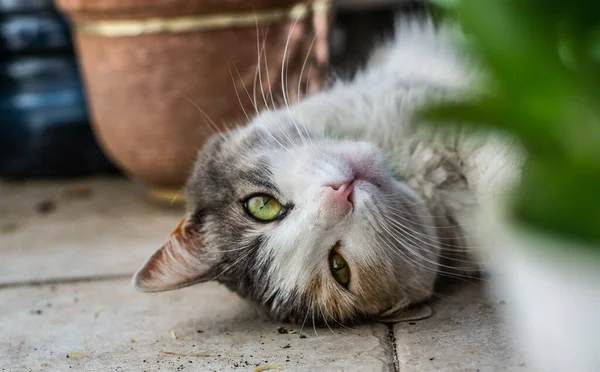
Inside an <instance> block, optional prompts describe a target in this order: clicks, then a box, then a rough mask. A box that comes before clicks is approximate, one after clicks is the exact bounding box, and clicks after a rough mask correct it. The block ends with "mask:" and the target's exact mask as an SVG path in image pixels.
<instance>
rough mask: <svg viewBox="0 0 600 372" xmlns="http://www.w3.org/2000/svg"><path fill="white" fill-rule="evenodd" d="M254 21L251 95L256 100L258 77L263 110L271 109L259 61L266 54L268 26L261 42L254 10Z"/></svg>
mask: <svg viewBox="0 0 600 372" xmlns="http://www.w3.org/2000/svg"><path fill="white" fill-rule="evenodd" d="M254 21H255V24H256V54H257V66H256V73H255V74H254V85H253V87H252V91H253V95H254V102H256V101H257V100H256V80H257V79H258V83H259V86H260V93H261V95H262V99H263V102H264V104H265V110H267V111H271V110H270V108H269V104H268V103H267V98H266V96H265V90H264V87H263V77H262V61H261V60H262V56H263V54H264V55H265V56H266V53H265V48H266V41H267V36H268V35H269V28H268V27H269V26H268V25H267V29H266V31H265V32H264V35H263V41H262V43H261V42H260V30H259V26H258V18H257V16H256V12H254ZM261 44H262V45H261ZM265 59H266V57H265ZM269 84H270V83H269Z"/></svg>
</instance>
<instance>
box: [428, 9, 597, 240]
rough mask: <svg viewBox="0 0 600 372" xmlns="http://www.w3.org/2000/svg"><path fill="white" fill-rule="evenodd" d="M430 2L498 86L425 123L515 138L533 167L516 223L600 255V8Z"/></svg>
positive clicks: (434, 112) (442, 108)
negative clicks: (499, 132)
mask: <svg viewBox="0 0 600 372" xmlns="http://www.w3.org/2000/svg"><path fill="white" fill-rule="evenodd" d="M432 2H433V3H436V4H437V5H441V6H443V7H445V8H446V9H447V10H449V14H450V15H451V16H452V18H453V19H454V20H455V21H457V22H458V25H459V26H460V28H461V30H462V32H463V33H464V35H465V37H466V38H467V40H468V43H467V45H468V50H469V52H471V53H474V55H475V56H476V58H478V59H479V60H480V61H481V63H482V66H483V67H484V68H486V69H487V72H488V73H489V75H490V78H491V81H490V82H486V84H488V85H486V86H485V87H483V88H484V91H485V93H484V94H483V95H480V96H478V97H477V98H476V99H473V100H471V101H469V102H464V103H444V104H441V105H440V104H436V105H435V106H431V107H428V108H427V109H426V110H425V112H424V115H425V116H426V117H427V118H428V119H429V120H434V121H435V122H440V123H441V122H446V123H447V122H448V121H452V122H462V123H471V124H476V125H480V126H489V127H491V128H496V129H500V130H503V131H506V132H509V133H511V134H513V135H515V136H517V137H518V138H519V139H520V140H521V142H522V144H523V145H524V147H525V149H526V150H527V152H528V159H527V162H526V165H525V168H524V171H523V177H522V180H521V184H520V187H519V188H518V189H517V190H516V195H515V198H514V202H515V203H514V205H512V212H513V213H514V217H516V218H517V219H518V220H519V221H520V222H521V223H524V224H526V225H527V226H529V227H530V228H534V229H537V230H540V229H541V230H543V231H544V232H545V233H549V234H553V235H557V236H561V237H564V238H568V239H571V240H576V241H579V242H584V243H590V244H592V245H594V244H596V245H597V246H598V247H600V244H598V243H600V1H598V0H593V1H592V0H562V1H555V0H435V1H433V0H432Z"/></svg>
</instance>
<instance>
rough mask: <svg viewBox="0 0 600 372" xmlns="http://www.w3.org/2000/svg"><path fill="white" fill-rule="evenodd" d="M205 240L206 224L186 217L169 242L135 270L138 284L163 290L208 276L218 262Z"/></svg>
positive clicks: (178, 286) (146, 289) (153, 289)
mask: <svg viewBox="0 0 600 372" xmlns="http://www.w3.org/2000/svg"><path fill="white" fill-rule="evenodd" d="M203 240H204V239H203V234H202V226H201V225H200V224H198V223H195V222H193V221H191V220H190V217H189V216H187V217H184V218H183V219H182V220H181V221H180V222H179V224H178V225H177V227H175V229H174V230H173V232H172V233H171V235H170V236H169V239H168V240H167V241H166V242H165V244H163V246H162V247H161V248H160V249H159V250H157V251H156V252H155V253H154V254H153V255H152V256H151V257H150V258H149V259H148V260H147V261H146V262H145V263H144V264H143V265H142V267H141V268H140V269H139V270H138V271H137V273H135V275H134V277H133V285H134V286H135V288H136V289H137V290H139V291H142V292H160V291H169V290H172V289H177V288H182V287H187V286H190V285H192V284H195V283H199V282H202V281H205V280H207V276H208V275H209V274H210V272H211V269H212V267H213V265H214V263H212V262H211V260H209V259H208V257H207V255H206V254H205V251H204V247H203Z"/></svg>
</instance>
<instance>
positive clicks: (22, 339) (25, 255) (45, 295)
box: [0, 179, 526, 372]
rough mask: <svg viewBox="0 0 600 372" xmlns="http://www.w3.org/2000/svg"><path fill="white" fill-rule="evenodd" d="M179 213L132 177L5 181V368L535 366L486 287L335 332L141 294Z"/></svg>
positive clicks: (189, 291)
mask: <svg viewBox="0 0 600 372" xmlns="http://www.w3.org/2000/svg"><path fill="white" fill-rule="evenodd" d="M181 213H182V211H181V210H180V209H179V208H176V207H172V208H164V207H159V206H156V205H153V204H152V203H149V202H148V201H147V200H146V199H145V198H144V194H143V189H142V188H141V187H140V186H139V185H136V184H135V183H133V182H130V181H126V180H122V179H84V180H78V181H69V182H26V183H6V182H4V183H3V182H0V370H1V371H67V370H69V371H71V370H80V371H253V370H254V369H255V368H257V367H259V366H264V365H273V366H279V367H281V368H282V369H283V370H284V371H395V372H398V371H400V372H410V371H512V370H525V368H526V367H525V365H524V364H523V363H522V361H521V359H520V358H518V357H516V356H515V354H514V350H513V348H512V347H511V337H510V335H509V334H508V332H507V331H506V330H505V328H504V327H503V326H502V324H501V322H500V317H501V313H502V311H503V308H504V307H506V306H509V305H505V304H504V303H503V302H499V301H494V300H490V299H487V298H486V296H485V288H484V287H485V283H463V284H462V285H460V286H459V287H458V288H456V289H455V290H454V291H453V292H454V293H447V294H444V295H442V296H440V298H439V299H438V300H437V301H436V302H435V304H434V309H435V311H436V312H435V314H434V316H432V317H431V318H429V319H426V320H422V321H418V322H411V323H399V324H395V325H385V324H369V325H361V326H354V327H350V328H344V327H335V328H333V329H328V328H324V329H323V328H316V329H314V328H313V327H312V325H306V326H305V327H304V328H303V329H300V327H298V326H295V325H291V324H279V323H276V322H273V321H270V320H268V319H263V318H261V317H260V316H259V315H257V314H256V313H255V312H254V311H253V310H252V309H251V308H250V307H249V306H248V305H247V304H246V303H245V302H244V301H242V300H241V299H239V298H238V297H237V296H236V295H234V294H232V293H230V292H229V291H227V290H226V289H225V288H223V287H221V286H219V285H217V284H214V283H210V284H203V285H197V286H195V287H191V288H186V289H183V290H180V291H174V292H166V293H158V294H142V293H137V292H135V291H134V290H133V288H132V287H131V285H130V276H131V274H132V273H133V272H134V271H135V270H136V269H137V267H138V266H139V265H140V264H141V263H142V262H143V261H144V259H145V258H146V257H147V256H148V255H149V254H150V253H151V252H152V251H154V250H155V249H156V248H157V247H158V246H159V245H160V244H161V243H162V242H163V239H164V238H165V237H166V235H167V234H168V233H169V232H170V231H171V229H172V227H173V226H174V225H175V224H176V223H177V221H178V220H179V217H180V216H181ZM280 327H284V329H282V328H280Z"/></svg>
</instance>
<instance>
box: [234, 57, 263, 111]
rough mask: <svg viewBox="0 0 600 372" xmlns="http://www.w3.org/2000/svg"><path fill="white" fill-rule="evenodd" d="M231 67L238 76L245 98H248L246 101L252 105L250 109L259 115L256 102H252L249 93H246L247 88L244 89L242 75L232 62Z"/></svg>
mask: <svg viewBox="0 0 600 372" xmlns="http://www.w3.org/2000/svg"><path fill="white" fill-rule="evenodd" d="M232 65H233V68H234V69H235V72H236V74H237V76H238V79H239V81H240V83H242V88H244V91H245V92H246V96H248V100H249V101H250V103H251V104H252V107H254V111H255V114H256V115H257V116H258V115H260V111H259V110H258V106H257V105H256V102H254V101H253V100H252V96H250V92H249V91H248V88H246V83H245V82H244V79H243V78H242V75H241V74H240V70H238V68H237V66H236V64H235V62H232Z"/></svg>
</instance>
